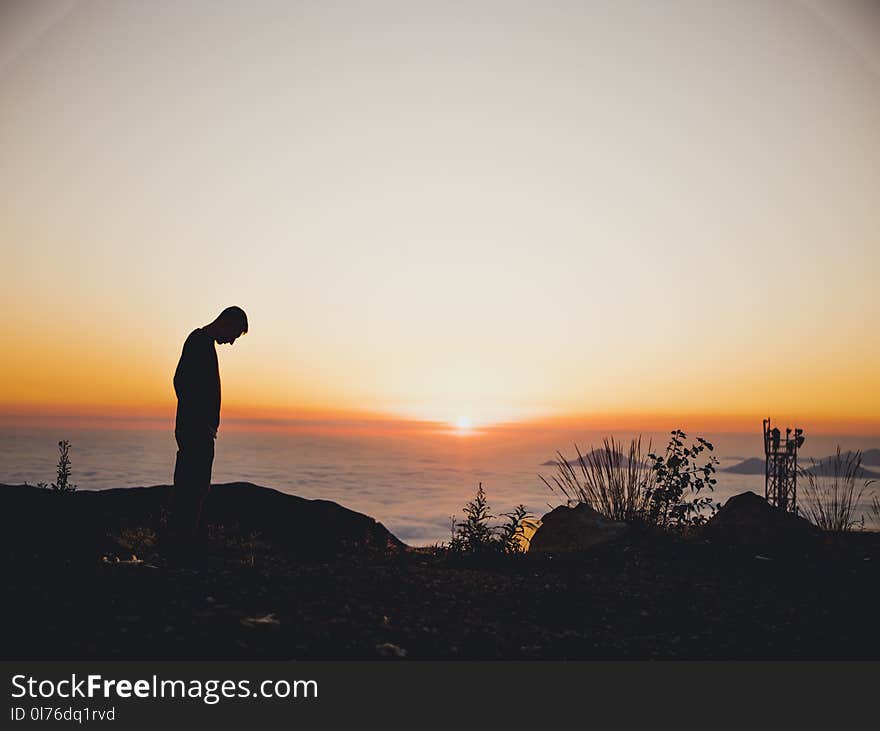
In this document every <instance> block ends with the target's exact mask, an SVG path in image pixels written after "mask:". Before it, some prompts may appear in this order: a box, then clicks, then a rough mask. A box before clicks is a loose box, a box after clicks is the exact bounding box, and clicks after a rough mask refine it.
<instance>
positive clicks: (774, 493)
mask: <svg viewBox="0 0 880 731" xmlns="http://www.w3.org/2000/svg"><path fill="white" fill-rule="evenodd" d="M803 445H804V430H803V429H786V430H785V438H784V439H783V437H782V432H780V431H779V429H778V428H776V427H773V428H771V424H770V419H764V459H765V465H764V497H765V498H767V502H768V503H770V504H771V505H775V506H777V507H779V508H782V509H783V510H788V511H789V512H792V513H796V512H797V471H798V466H797V455H798V449H800V448H801V447H802V446H803Z"/></svg>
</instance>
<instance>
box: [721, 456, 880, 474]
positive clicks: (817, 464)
mask: <svg viewBox="0 0 880 731" xmlns="http://www.w3.org/2000/svg"><path fill="white" fill-rule="evenodd" d="M852 454H854V452H853V451H846V452H841V453H840V456H841V458H842V459H844V460H846V459H849V457H850V456H851V455H852ZM836 457H837V455H836V454H832V455H829V456H828V457H823V458H822V459H809V458H808V459H804V458H801V459H800V460H799V466H800V467H802V468H803V469H805V470H808V471H810V472H814V474H818V475H822V474H824V473H825V472H826V470H823V469H821V466H822V465H828V464H829V462H830V460H832V459H835V458H836ZM865 465H871V466H880V449H868V450H866V451H864V452H862V467H861V468H860V469H859V474H858V477H859V479H873V478H880V472H877V471H875V470H868V469H865ZM721 472H730V473H731V474H735V475H763V474H764V460H763V458H761V457H749V458H748V459H745V460H743V461H742V462H737V463H736V464H735V465H731V466H730V467H724V468H722V469H721Z"/></svg>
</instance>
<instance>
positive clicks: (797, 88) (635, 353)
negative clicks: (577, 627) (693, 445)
mask: <svg viewBox="0 0 880 731" xmlns="http://www.w3.org/2000/svg"><path fill="white" fill-rule="evenodd" d="M0 13H2V20H0V245H2V247H3V263H4V266H3V268H2V287H0V305H2V307H3V311H4V313H6V317H5V332H4V334H3V338H2V341H0V349H2V355H0V418H2V419H6V420H7V421H9V420H11V421H13V422H15V421H16V420H20V419H22V418H24V417H28V416H33V417H36V416H40V417H42V416H49V417H54V416H56V415H59V414H65V415H77V414H79V415H92V416H94V415H102V414H104V415H114V416H120V415H129V416H133V415H139V416H144V417H149V418H153V417H156V418H166V417H168V418H173V408H174V392H173V389H172V385H171V377H172V374H173V371H174V367H175V365H176V361H177V358H178V357H179V354H180V348H181V345H182V343H183V340H184V339H185V337H186V336H187V334H188V333H189V332H190V331H191V330H192V329H193V328H195V327H198V326H201V325H204V324H206V323H208V322H210V321H211V320H212V319H213V318H214V317H215V316H216V314H217V313H218V312H219V311H220V310H221V309H222V308H224V307H225V306H227V305H230V304H238V305H240V306H242V307H243V308H244V309H245V310H246V311H247V313H248V315H249V320H250V331H249V332H248V334H247V335H245V336H244V337H243V338H242V339H240V340H239V341H238V342H236V344H235V345H234V346H232V347H229V346H219V347H218V351H219V356H220V367H221V375H222V379H223V393H224V396H223V399H224V407H223V408H224V419H233V420H234V419H240V420H248V419H259V420H268V421H272V420H277V419H281V420H284V419H295V420H306V421H308V420H310V419H314V420H331V421H332V420H334V419H343V418H354V417H355V416H356V417H357V418H364V419H370V418H374V417H375V418H378V416H382V417H383V418H392V419H401V420H406V419H420V420H436V421H441V422H446V423H450V424H458V423H462V424H470V425H473V426H474V427H475V428H476V427H481V426H490V425H492V424H497V423H502V422H511V421H514V422H516V421H522V420H534V419H538V420H540V419H544V420H551V419H555V420H565V419H581V420H588V421H591V422H592V423H595V424H605V423H612V422H613V423H621V424H622V423H626V424H630V425H636V424H641V423H644V424H646V428H652V427H653V426H654V425H658V424H666V423H668V421H669V418H670V417H675V418H677V419H681V418H685V419H690V420H692V421H700V422H701V423H705V424H706V425H708V426H710V427H712V426H714V427H716V428H718V427H724V426H728V427H730V428H739V426H745V425H748V426H749V427H751V428H755V427H754V425H753V422H755V421H756V420H757V421H758V422H759V421H760V419H761V418H762V417H763V416H765V415H772V416H775V417H777V418H782V419H787V418H791V419H795V420H798V421H799V423H806V424H814V425H817V426H819V427H820V428H822V427H827V428H829V429H831V428H836V429H848V430H851V431H854V432H855V433H880V416H878V414H880V388H878V386H877V377H876V374H877V372H878V361H880V329H878V327H877V322H878V319H880V317H878V316H880V298H878V296H877V288H876V281H877V277H878V274H880V272H878V264H880V254H878V251H880V247H878V244H880V134H878V130H880V50H878V49H880V14H878V13H876V12H872V11H871V10H870V7H869V5H868V4H867V3H863V2H860V1H859V0H849V1H845V2H840V3H831V2H822V1H821V0H809V1H798V0H778V1H776V2H767V3H763V2H762V3H742V2H735V1H733V0H731V1H729V2H728V1H721V0H710V1H707V0H700V1H699V2H698V1H697V0H693V1H692V0H679V1H678V2H675V3H662V4H661V3H656V2H653V1H651V0H643V1H635V0H623V1H622V2H615V3H592V2H515V1H510V0H508V1H507V2H455V1H454V0H445V1H444V2H418V3H413V2H403V1H400V2H392V1H389V0H377V1H375V2H370V3H361V2H330V1H328V2H295V1H291V2H258V3H257V2H250V3H246V2H229V1H225V2H224V1H212V2H207V1H205V2H199V1H188V2H181V1H178V0H175V1H174V2H163V1H156V2H149V3H144V2H129V1H126V0H115V1H112V2H110V1H106V2H105V1H101V0H92V1H88V0H83V1H81V2H76V1H75V0H55V1H46V2H27V3H25V2H15V1H7V2H4V3H3V5H2V10H0ZM676 423H680V421H678V422H676Z"/></svg>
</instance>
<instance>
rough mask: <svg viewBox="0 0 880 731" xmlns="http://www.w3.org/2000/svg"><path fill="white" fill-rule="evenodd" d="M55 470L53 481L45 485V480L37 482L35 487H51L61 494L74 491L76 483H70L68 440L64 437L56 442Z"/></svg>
mask: <svg viewBox="0 0 880 731" xmlns="http://www.w3.org/2000/svg"><path fill="white" fill-rule="evenodd" d="M56 470H57V472H56V477H55V482H53V483H52V484H51V485H47V484H46V483H45V482H38V483H37V487H41V488H43V489H46V490H48V489H50V488H51V489H52V490H54V491H55V492H58V493H61V494H64V493H68V492H74V491H75V490H76V485H71V484H70V475H71V471H70V442H69V441H67V440H66V439H63V440H62V441H60V442H58V465H57V467H56Z"/></svg>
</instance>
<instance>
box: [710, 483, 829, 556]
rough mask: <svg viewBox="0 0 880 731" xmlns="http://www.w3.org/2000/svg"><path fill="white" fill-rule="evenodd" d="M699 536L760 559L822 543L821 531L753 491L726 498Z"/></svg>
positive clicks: (808, 548)
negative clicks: (746, 552) (742, 549)
mask: <svg viewBox="0 0 880 731" xmlns="http://www.w3.org/2000/svg"><path fill="white" fill-rule="evenodd" d="M700 535H701V537H702V538H703V539H705V540H708V541H710V542H712V543H715V544H719V545H731V546H739V547H742V548H747V549H749V550H751V551H755V552H756V553H759V554H760V555H762V556H773V555H779V554H781V553H798V552H803V551H807V550H810V549H812V548H814V547H816V546H817V545H818V544H819V543H820V542H821V540H822V531H821V530H819V529H818V528H817V527H816V526H814V525H813V524H812V523H810V522H809V521H808V520H806V519H805V518H802V517H800V516H798V515H795V514H794V513H789V512H786V511H785V510H782V509H781V508H777V507H774V506H772V505H770V503H768V502H767V501H766V500H765V499H764V498H762V497H761V496H759V495H756V494H755V493H753V492H744V493H741V494H739V495H734V496H733V497H732V498H729V499H728V500H727V502H726V503H724V506H723V507H722V508H721V510H719V511H718V512H717V513H716V514H715V515H714V516H713V517H712V519H711V520H710V521H709V522H708V523H707V524H706V526H705V527H704V528H703V530H702V532H701V534H700Z"/></svg>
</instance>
